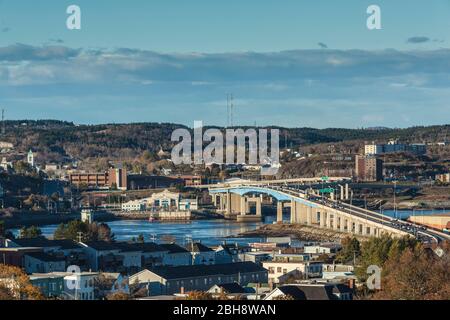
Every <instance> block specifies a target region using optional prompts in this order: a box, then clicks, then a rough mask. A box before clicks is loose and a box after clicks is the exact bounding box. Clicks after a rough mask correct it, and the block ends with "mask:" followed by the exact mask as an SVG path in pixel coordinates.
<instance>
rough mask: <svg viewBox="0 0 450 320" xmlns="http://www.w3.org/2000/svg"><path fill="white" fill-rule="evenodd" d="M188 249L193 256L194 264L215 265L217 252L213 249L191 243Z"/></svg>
mask: <svg viewBox="0 0 450 320" xmlns="http://www.w3.org/2000/svg"><path fill="white" fill-rule="evenodd" d="M187 249H188V250H189V251H190V252H191V255H192V264H194V265H195V264H215V263H216V252H215V251H214V250H212V249H211V248H209V247H207V246H205V245H203V244H201V243H198V242H196V243H194V242H191V243H190V244H188V245H187Z"/></svg>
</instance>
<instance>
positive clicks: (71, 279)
mask: <svg viewBox="0 0 450 320" xmlns="http://www.w3.org/2000/svg"><path fill="white" fill-rule="evenodd" d="M96 277H98V273H95V272H81V273H65V277H64V292H65V294H66V295H67V296H68V297H69V298H70V299H73V300H95V299H96V297H95V278H96Z"/></svg>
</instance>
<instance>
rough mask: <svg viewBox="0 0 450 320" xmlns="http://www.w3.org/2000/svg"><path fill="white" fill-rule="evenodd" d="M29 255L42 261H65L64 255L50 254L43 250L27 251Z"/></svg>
mask: <svg viewBox="0 0 450 320" xmlns="http://www.w3.org/2000/svg"><path fill="white" fill-rule="evenodd" d="M26 255H27V256H29V257H32V258H34V259H37V260H40V261H44V262H59V261H65V259H64V257H56V256H53V255H50V254H47V253H45V252H29V253H27V254H26Z"/></svg>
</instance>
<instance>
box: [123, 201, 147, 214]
mask: <svg viewBox="0 0 450 320" xmlns="http://www.w3.org/2000/svg"><path fill="white" fill-rule="evenodd" d="M145 210H147V205H146V203H145V201H144V200H133V201H128V202H125V203H122V211H126V212H132V211H145Z"/></svg>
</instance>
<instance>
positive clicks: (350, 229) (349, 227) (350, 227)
mask: <svg viewBox="0 0 450 320" xmlns="http://www.w3.org/2000/svg"><path fill="white" fill-rule="evenodd" d="M347 232H349V233H353V221H352V219H350V218H348V219H347Z"/></svg>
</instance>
